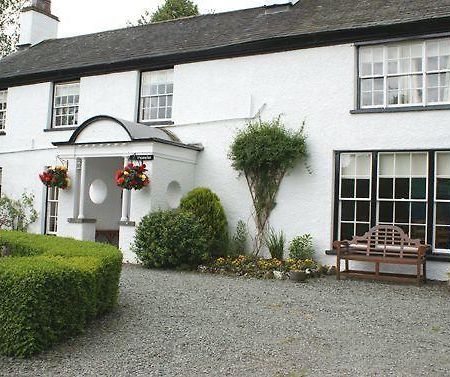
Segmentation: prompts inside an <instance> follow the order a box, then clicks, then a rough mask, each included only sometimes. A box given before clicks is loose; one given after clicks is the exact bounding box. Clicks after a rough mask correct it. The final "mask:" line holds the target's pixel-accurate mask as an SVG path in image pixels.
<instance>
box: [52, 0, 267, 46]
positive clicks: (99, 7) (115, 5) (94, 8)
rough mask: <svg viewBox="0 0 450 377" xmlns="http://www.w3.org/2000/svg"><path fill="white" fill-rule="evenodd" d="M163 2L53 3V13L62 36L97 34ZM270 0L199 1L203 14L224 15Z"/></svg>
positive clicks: (79, 0) (73, 0) (55, 0)
mask: <svg viewBox="0 0 450 377" xmlns="http://www.w3.org/2000/svg"><path fill="white" fill-rule="evenodd" d="M163 2H164V1H162V0H161V1H160V0H125V1H122V0H52V13H53V14H54V15H55V16H58V17H59V19H60V21H61V22H60V24H59V33H58V36H59V37H60V38H61V37H70V36H73V35H80V34H88V33H95V32H98V31H104V30H111V29H118V28H122V27H126V26H127V21H135V20H137V19H138V18H139V16H140V15H141V14H142V13H144V11H145V10H150V11H153V10H155V9H156V8H157V7H158V5H160V4H162V3H163ZM266 2H267V0H195V3H196V4H197V5H198V6H199V8H200V12H201V13H210V12H211V11H214V12H216V13H218V12H224V11H228V10H234V9H242V8H251V7H256V6H261V5H264V4H265V3H266Z"/></svg>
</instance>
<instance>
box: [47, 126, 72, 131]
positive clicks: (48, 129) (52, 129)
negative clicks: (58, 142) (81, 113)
mask: <svg viewBox="0 0 450 377" xmlns="http://www.w3.org/2000/svg"><path fill="white" fill-rule="evenodd" d="M77 128H78V126H75V127H58V128H46V129H44V132H58V131H74V130H76V129H77Z"/></svg>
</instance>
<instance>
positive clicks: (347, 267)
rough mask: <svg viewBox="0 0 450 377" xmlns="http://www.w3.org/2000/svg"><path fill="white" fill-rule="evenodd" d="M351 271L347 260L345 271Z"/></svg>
mask: <svg viewBox="0 0 450 377" xmlns="http://www.w3.org/2000/svg"><path fill="white" fill-rule="evenodd" d="M348 270H349V265H348V259H346V260H345V271H348Z"/></svg>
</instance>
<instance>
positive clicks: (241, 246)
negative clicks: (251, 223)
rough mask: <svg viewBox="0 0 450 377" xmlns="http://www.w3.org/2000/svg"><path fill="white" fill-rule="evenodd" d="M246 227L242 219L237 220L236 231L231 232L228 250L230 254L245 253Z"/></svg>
mask: <svg viewBox="0 0 450 377" xmlns="http://www.w3.org/2000/svg"><path fill="white" fill-rule="evenodd" d="M247 238H248V229H247V225H245V223H244V221H242V220H239V221H238V223H237V225H236V231H235V232H234V234H233V239H232V242H231V247H230V252H229V254H230V255H231V256H238V255H243V254H246V251H247Z"/></svg>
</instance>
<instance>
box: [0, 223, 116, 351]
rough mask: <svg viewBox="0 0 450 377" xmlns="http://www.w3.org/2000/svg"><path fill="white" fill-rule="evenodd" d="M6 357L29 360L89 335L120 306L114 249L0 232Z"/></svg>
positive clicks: (1, 332)
mask: <svg viewBox="0 0 450 377" xmlns="http://www.w3.org/2000/svg"><path fill="white" fill-rule="evenodd" d="M0 249H4V251H6V254H8V255H10V256H9V257H1V258H0V287H1V289H0V353H1V354H3V355H7V356H17V357H29V356H31V355H33V354H35V353H37V352H39V351H42V350H45V349H47V348H49V347H51V346H52V345H53V344H54V343H56V342H59V341H61V340H63V339H65V338H68V337H70V336H73V335H76V334H78V333H80V332H82V331H83V329H84V328H85V326H86V324H87V323H88V321H89V320H91V319H93V318H95V317H97V316H99V315H101V314H104V313H106V312H108V311H110V310H111V309H113V308H114V306H115V305H116V303H117V297H118V293H119V279H120V272H121V269H122V254H121V253H120V251H119V250H118V249H117V248H115V247H114V246H110V245H104V244H98V243H94V242H82V241H76V240H73V239H67V238H59V237H51V236H41V235H35V234H27V233H24V232H7V231H0Z"/></svg>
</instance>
